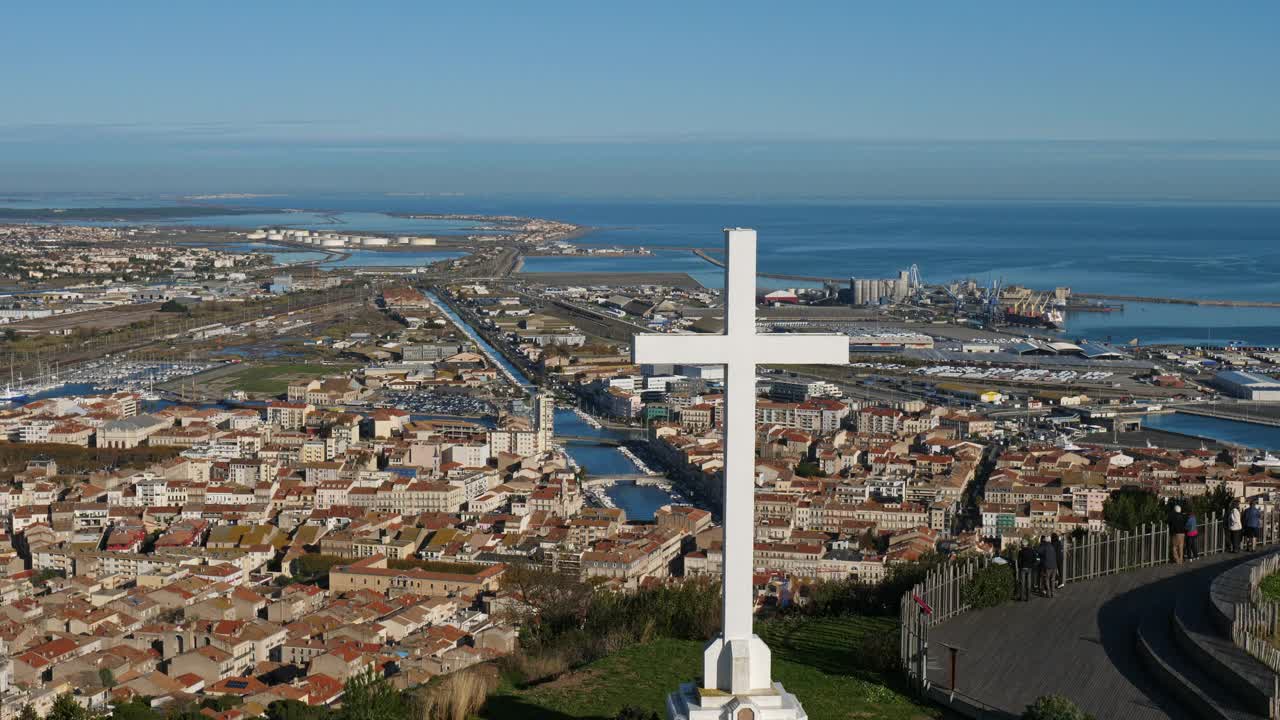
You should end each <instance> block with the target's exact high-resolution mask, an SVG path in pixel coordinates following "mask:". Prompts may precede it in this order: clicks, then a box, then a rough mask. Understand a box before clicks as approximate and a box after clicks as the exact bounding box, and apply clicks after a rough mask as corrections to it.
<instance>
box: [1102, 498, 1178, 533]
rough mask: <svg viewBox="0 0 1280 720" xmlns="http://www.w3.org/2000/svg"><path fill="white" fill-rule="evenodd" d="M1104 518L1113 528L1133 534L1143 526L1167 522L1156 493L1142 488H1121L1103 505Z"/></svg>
mask: <svg viewBox="0 0 1280 720" xmlns="http://www.w3.org/2000/svg"><path fill="white" fill-rule="evenodd" d="M1102 517H1103V518H1104V519H1105V520H1106V521H1107V524H1108V525H1110V526H1111V527H1113V528H1119V529H1120V530H1125V531H1128V532H1133V531H1134V530H1136V529H1137V528H1138V527H1139V526H1141V525H1159V524H1162V523H1164V522H1165V521H1166V517H1165V508H1164V506H1163V505H1162V504H1161V503H1160V500H1159V498H1157V497H1156V496H1155V493H1151V492H1148V491H1146V490H1142V489H1140V488H1121V489H1120V490H1117V491H1116V492H1114V493H1112V494H1111V497H1109V498H1107V500H1106V502H1104V503H1103V504H1102Z"/></svg>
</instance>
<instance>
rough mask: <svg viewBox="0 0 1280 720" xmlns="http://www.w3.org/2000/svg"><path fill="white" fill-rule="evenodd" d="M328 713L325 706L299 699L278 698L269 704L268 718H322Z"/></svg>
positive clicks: (282, 719)
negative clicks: (313, 705)
mask: <svg viewBox="0 0 1280 720" xmlns="http://www.w3.org/2000/svg"><path fill="white" fill-rule="evenodd" d="M326 714H327V713H326V711H325V710H324V708H318V707H312V706H310V705H308V704H306V703H304V702H298V701H297V700H276V701H275V702H272V703H271V704H270V705H268V706H267V720H322V719H323V718H324V717H325V715H326Z"/></svg>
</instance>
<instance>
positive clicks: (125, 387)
mask: <svg viewBox="0 0 1280 720" xmlns="http://www.w3.org/2000/svg"><path fill="white" fill-rule="evenodd" d="M224 364H225V363H222V362H199V361H190V360H181V361H166V362H159V361H140V360H117V359H103V360H93V361H90V362H86V363H82V364H80V365H76V366H74V367H72V368H58V369H57V370H56V371H51V372H48V373H46V374H43V375H40V376H38V377H36V378H33V379H31V380H27V381H21V380H20V381H19V382H18V383H16V384H13V385H9V386H7V387H6V389H5V390H6V392H5V393H4V394H3V395H0V400H3V401H7V402H10V403H20V402H27V401H31V400H39V399H44V398H50V397H59V396H61V395H66V394H87V393H86V390H90V389H91V390H92V391H93V392H120V391H129V392H137V393H140V394H141V396H142V399H143V400H159V399H160V395H159V394H158V393H157V392H156V389H155V386H156V385H159V384H163V383H167V382H172V381H174V380H181V379H182V378H186V377H190V376H192V375H196V374H198V373H202V372H205V371H206V370H209V369H211V368H215V367H219V366H221V365H224Z"/></svg>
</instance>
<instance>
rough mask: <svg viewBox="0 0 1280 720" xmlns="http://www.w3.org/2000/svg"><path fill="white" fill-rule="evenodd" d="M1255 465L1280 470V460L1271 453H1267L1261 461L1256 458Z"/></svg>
mask: <svg viewBox="0 0 1280 720" xmlns="http://www.w3.org/2000/svg"><path fill="white" fill-rule="evenodd" d="M1253 464H1254V465H1257V466H1258V467H1261V468H1267V469H1275V468H1280V458H1278V457H1276V456H1275V455H1272V454H1271V453H1266V454H1265V455H1263V456H1262V457H1261V458H1260V459H1259V458H1254V460H1253Z"/></svg>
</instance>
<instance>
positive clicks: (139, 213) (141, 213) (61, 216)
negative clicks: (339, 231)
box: [0, 205, 283, 222]
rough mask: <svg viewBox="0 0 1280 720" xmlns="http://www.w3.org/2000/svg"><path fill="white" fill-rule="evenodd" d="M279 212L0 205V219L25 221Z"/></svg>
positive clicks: (137, 219)
mask: <svg viewBox="0 0 1280 720" xmlns="http://www.w3.org/2000/svg"><path fill="white" fill-rule="evenodd" d="M275 213H283V211H281V210H273V209H270V208H267V209H263V208H234V207H222V206H216V207H211V206H201V205H184V206H177V207H136V208H122V207H96V208H90V207H83V208H0V220H16V221H28V222H67V221H69V220H70V221H82V222H147V221H149V220H152V221H155V220H182V219H186V218H200V217H210V216H214V215H262V214H275Z"/></svg>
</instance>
